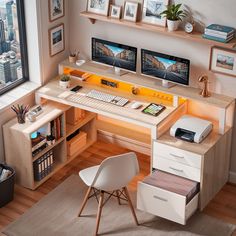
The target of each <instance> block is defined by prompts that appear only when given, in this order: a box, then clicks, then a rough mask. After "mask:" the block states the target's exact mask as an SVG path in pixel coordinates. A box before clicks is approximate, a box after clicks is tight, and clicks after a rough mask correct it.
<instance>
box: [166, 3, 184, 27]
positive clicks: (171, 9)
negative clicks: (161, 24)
mask: <svg viewBox="0 0 236 236" xmlns="http://www.w3.org/2000/svg"><path fill="white" fill-rule="evenodd" d="M181 6H182V4H177V5H175V4H172V5H169V6H167V9H166V10H165V11H163V12H162V13H161V15H162V16H164V17H166V18H167V26H168V30H169V31H175V30H177V29H178V27H179V23H180V21H182V18H184V17H185V16H186V13H185V12H184V11H183V10H181V9H180V8H181Z"/></svg>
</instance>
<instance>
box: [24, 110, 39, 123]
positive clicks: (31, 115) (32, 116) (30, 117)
mask: <svg viewBox="0 0 236 236" xmlns="http://www.w3.org/2000/svg"><path fill="white" fill-rule="evenodd" d="M26 117H27V119H28V120H29V121H30V122H35V121H36V117H37V115H36V114H34V113H32V112H28V113H27V115H26Z"/></svg>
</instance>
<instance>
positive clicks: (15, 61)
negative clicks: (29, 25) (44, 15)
mask: <svg viewBox="0 0 236 236" xmlns="http://www.w3.org/2000/svg"><path fill="white" fill-rule="evenodd" d="M23 2H24V0H0V95H1V94H3V93H5V92H7V91H9V90H10V89H12V88H14V87H16V86H18V85H19V84H21V83H23V82H24V81H26V80H28V61H27V46H26V32H25V16H24V5H23Z"/></svg>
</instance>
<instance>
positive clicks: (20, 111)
mask: <svg viewBox="0 0 236 236" xmlns="http://www.w3.org/2000/svg"><path fill="white" fill-rule="evenodd" d="M11 109H12V110H13V111H14V112H15V113H16V116H17V120H18V123H19V124H24V123H25V115H26V113H27V112H28V111H29V105H27V106H24V105H19V104H17V106H14V105H13V106H11Z"/></svg>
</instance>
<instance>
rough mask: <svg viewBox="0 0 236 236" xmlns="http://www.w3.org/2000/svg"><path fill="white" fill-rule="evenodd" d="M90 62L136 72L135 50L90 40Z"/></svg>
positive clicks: (96, 39)
mask: <svg viewBox="0 0 236 236" xmlns="http://www.w3.org/2000/svg"><path fill="white" fill-rule="evenodd" d="M92 60H93V61H95V62H99V63H103V64H107V65H110V66H113V67H116V68H120V69H124V70H128V71H132V72H136V62H137V48H135V47H130V46H127V45H123V44H119V43H114V42H110V41H106V40H103V39H98V38H92Z"/></svg>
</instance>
